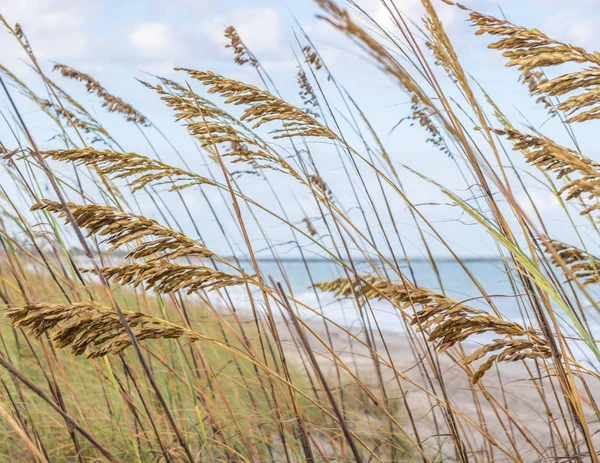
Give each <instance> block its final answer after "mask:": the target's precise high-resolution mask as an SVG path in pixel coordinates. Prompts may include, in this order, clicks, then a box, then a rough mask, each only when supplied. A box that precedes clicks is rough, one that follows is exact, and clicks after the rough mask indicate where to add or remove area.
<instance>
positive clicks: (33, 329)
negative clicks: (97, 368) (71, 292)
mask: <svg viewBox="0 0 600 463" xmlns="http://www.w3.org/2000/svg"><path fill="white" fill-rule="evenodd" d="M123 314H124V315H125V318H126V319H127V322H128V323H129V326H130V327H131V328H132V330H133V332H134V334H135V336H136V338H137V340H138V341H144V340H148V339H174V338H177V339H186V340H188V341H190V342H194V341H197V340H199V339H202V336H201V335H200V334H199V333H195V332H193V331H191V330H188V329H185V328H183V327H181V326H178V325H175V324H172V323H170V322H167V321H165V320H161V319H158V318H154V317H151V316H149V315H145V314H143V313H139V312H130V311H123ZM5 315H6V316H7V317H8V318H10V320H11V322H12V324H13V326H14V327H15V328H18V327H23V328H26V329H27V331H28V333H29V334H30V335H33V336H35V337H40V336H42V335H43V334H45V333H49V334H50V335H51V339H52V341H53V342H54V343H55V345H56V346H57V347H58V348H61V349H62V348H65V347H69V348H70V349H71V352H72V353H73V354H74V355H82V354H83V353H85V351H86V350H88V349H90V351H89V352H88V354H87V357H88V358H98V357H102V356H104V355H107V354H117V353H119V352H121V351H123V350H124V349H126V348H127V347H129V346H130V345H131V340H130V338H129V336H128V335H127V333H126V332H125V329H124V328H123V324H122V322H121V320H120V319H119V316H118V315H117V314H116V313H115V312H114V310H112V309H111V308H109V307H103V306H101V305H99V304H96V303H95V302H78V303H74V304H69V305H65V304H30V305H26V306H24V307H18V308H11V309H7V310H6V311H5Z"/></svg>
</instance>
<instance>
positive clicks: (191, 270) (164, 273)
mask: <svg viewBox="0 0 600 463" xmlns="http://www.w3.org/2000/svg"><path fill="white" fill-rule="evenodd" d="M100 270H101V271H102V274H103V275H104V277H105V278H106V279H108V280H112V281H114V282H115V283H118V284H121V285H129V284H131V285H133V286H134V287H138V286H140V285H142V284H145V285H146V286H145V287H146V289H153V290H155V291H156V292H158V293H162V294H167V293H173V292H176V291H185V292H186V293H187V294H188V295H189V294H192V293H196V292H199V291H202V290H208V291H214V290H217V289H220V288H224V287H227V286H236V285H241V284H243V283H244V280H243V279H242V278H239V277H236V276H233V275H229V274H227V273H224V272H220V271H218V270H214V269H211V268H208V267H204V266H200V265H179V264H174V263H170V262H165V261H163V260H155V261H150V262H146V263H143V264H121V265H118V266H115V267H103V268H101V269H100ZM90 271H91V272H92V273H95V271H94V270H90Z"/></svg>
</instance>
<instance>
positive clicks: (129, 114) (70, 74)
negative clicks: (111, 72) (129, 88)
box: [54, 64, 150, 126]
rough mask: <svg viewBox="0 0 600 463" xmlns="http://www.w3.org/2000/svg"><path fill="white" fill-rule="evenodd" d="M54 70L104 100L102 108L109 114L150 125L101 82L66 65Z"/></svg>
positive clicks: (60, 65) (59, 65)
mask: <svg viewBox="0 0 600 463" xmlns="http://www.w3.org/2000/svg"><path fill="white" fill-rule="evenodd" d="M54 70H55V71H59V72H60V73H61V74H62V75H63V76H64V77H66V78H68V79H73V80H77V81H79V82H82V83H83V84H85V88H86V89H87V91H88V92H89V93H94V94H96V95H97V96H99V97H100V98H101V99H102V100H103V103H102V107H104V108H106V110H107V111H108V112H110V113H119V114H122V115H124V116H125V119H126V120H128V121H130V122H135V123H136V124H140V125H144V126H149V125H150V122H149V121H148V119H146V117H145V116H143V115H142V114H141V113H140V112H139V111H137V110H136V109H135V108H134V107H133V106H131V105H130V104H128V103H126V102H125V101H123V100H122V99H121V98H118V97H116V96H114V95H112V94H110V93H109V92H108V91H107V90H106V89H105V88H104V87H103V86H102V85H100V82H98V81H97V80H95V79H93V78H92V77H90V76H89V75H87V74H84V73H83V72H80V71H78V70H76V69H73V68H70V67H69V66H65V65H64V64H55V65H54Z"/></svg>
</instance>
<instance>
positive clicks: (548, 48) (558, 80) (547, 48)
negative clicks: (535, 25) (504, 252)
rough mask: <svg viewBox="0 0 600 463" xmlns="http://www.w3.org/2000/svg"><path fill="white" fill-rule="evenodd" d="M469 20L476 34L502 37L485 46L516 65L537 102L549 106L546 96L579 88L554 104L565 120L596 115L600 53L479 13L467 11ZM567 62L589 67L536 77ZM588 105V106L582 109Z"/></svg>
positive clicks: (599, 111) (598, 110)
mask: <svg viewBox="0 0 600 463" xmlns="http://www.w3.org/2000/svg"><path fill="white" fill-rule="evenodd" d="M470 19H471V22H472V23H473V24H474V25H475V26H476V27H477V28H478V30H477V32H476V34H478V35H481V34H487V35H492V36H496V37H502V39H500V40H498V41H496V42H494V43H492V44H491V45H489V47H490V48H492V49H496V50H501V51H502V52H503V53H502V54H503V56H504V57H506V58H508V64H507V65H508V66H516V67H517V68H518V69H519V71H521V72H522V73H523V80H524V81H525V82H527V83H528V84H529V89H530V91H531V93H532V94H533V95H542V98H541V99H540V100H539V101H542V103H543V104H544V105H546V106H550V107H552V108H553V105H552V104H551V103H550V102H549V100H548V97H556V96H562V95H567V94H570V93H573V92H576V91H582V93H578V94H575V95H573V96H570V97H569V98H567V99H566V100H564V101H562V102H560V103H557V104H556V106H555V107H556V109H557V110H559V111H563V112H564V113H566V115H567V119H566V122H567V123H572V122H584V121H588V120H594V119H598V118H600V106H598V103H600V89H599V88H598V84H599V82H600V53H598V52H588V51H586V50H585V49H584V48H582V47H577V46H573V45H569V44H566V43H563V42H559V41H558V40H554V39H552V38H550V37H548V36H547V35H545V34H543V33H542V32H540V31H539V30H537V29H527V28H524V27H520V26H516V25H514V24H512V23H510V22H509V21H505V20H500V19H497V18H494V17H492V16H487V15H484V14H481V13H477V12H471V13H470ZM567 63H577V64H586V65H588V66H589V68H587V69H583V70H579V71H575V72H570V73H567V74H563V75H560V76H558V77H555V78H552V79H546V78H543V79H539V76H540V73H539V71H538V69H540V68H547V67H553V66H558V65H562V64H567ZM534 76H535V81H533V77H534ZM588 107H591V108H590V109H587V110H586V109H585V108H588Z"/></svg>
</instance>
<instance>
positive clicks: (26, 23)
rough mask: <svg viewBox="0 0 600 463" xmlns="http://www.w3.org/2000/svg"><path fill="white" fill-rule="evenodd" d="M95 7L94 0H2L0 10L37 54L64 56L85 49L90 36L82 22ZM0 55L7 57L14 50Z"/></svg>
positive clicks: (76, 54) (85, 22)
mask: <svg viewBox="0 0 600 463" xmlns="http://www.w3.org/2000/svg"><path fill="white" fill-rule="evenodd" d="M97 10H98V2H97V1H95V0H91V1H85V2H82V1H78V0H14V1H7V2H2V5H1V9H0V12H1V13H2V15H3V16H4V17H5V18H6V19H7V21H8V22H9V23H11V24H15V23H19V24H21V26H22V27H23V30H24V31H25V34H26V35H27V37H28V39H29V41H30V42H31V43H32V45H33V47H34V50H35V52H36V55H37V56H38V58H41V59H54V60H64V59H73V58H76V57H79V56H83V55H84V54H85V53H86V51H87V48H88V45H89V43H90V40H91V36H90V33H89V32H88V31H87V30H86V26H87V25H89V24H90V23H91V22H92V21H93V20H94V18H95V16H96V14H97ZM0 55H1V56H3V57H4V58H7V57H8V58H11V57H13V56H11V55H14V52H13V49H12V48H11V49H8V50H4V51H0ZM19 56H20V57H22V55H19Z"/></svg>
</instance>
